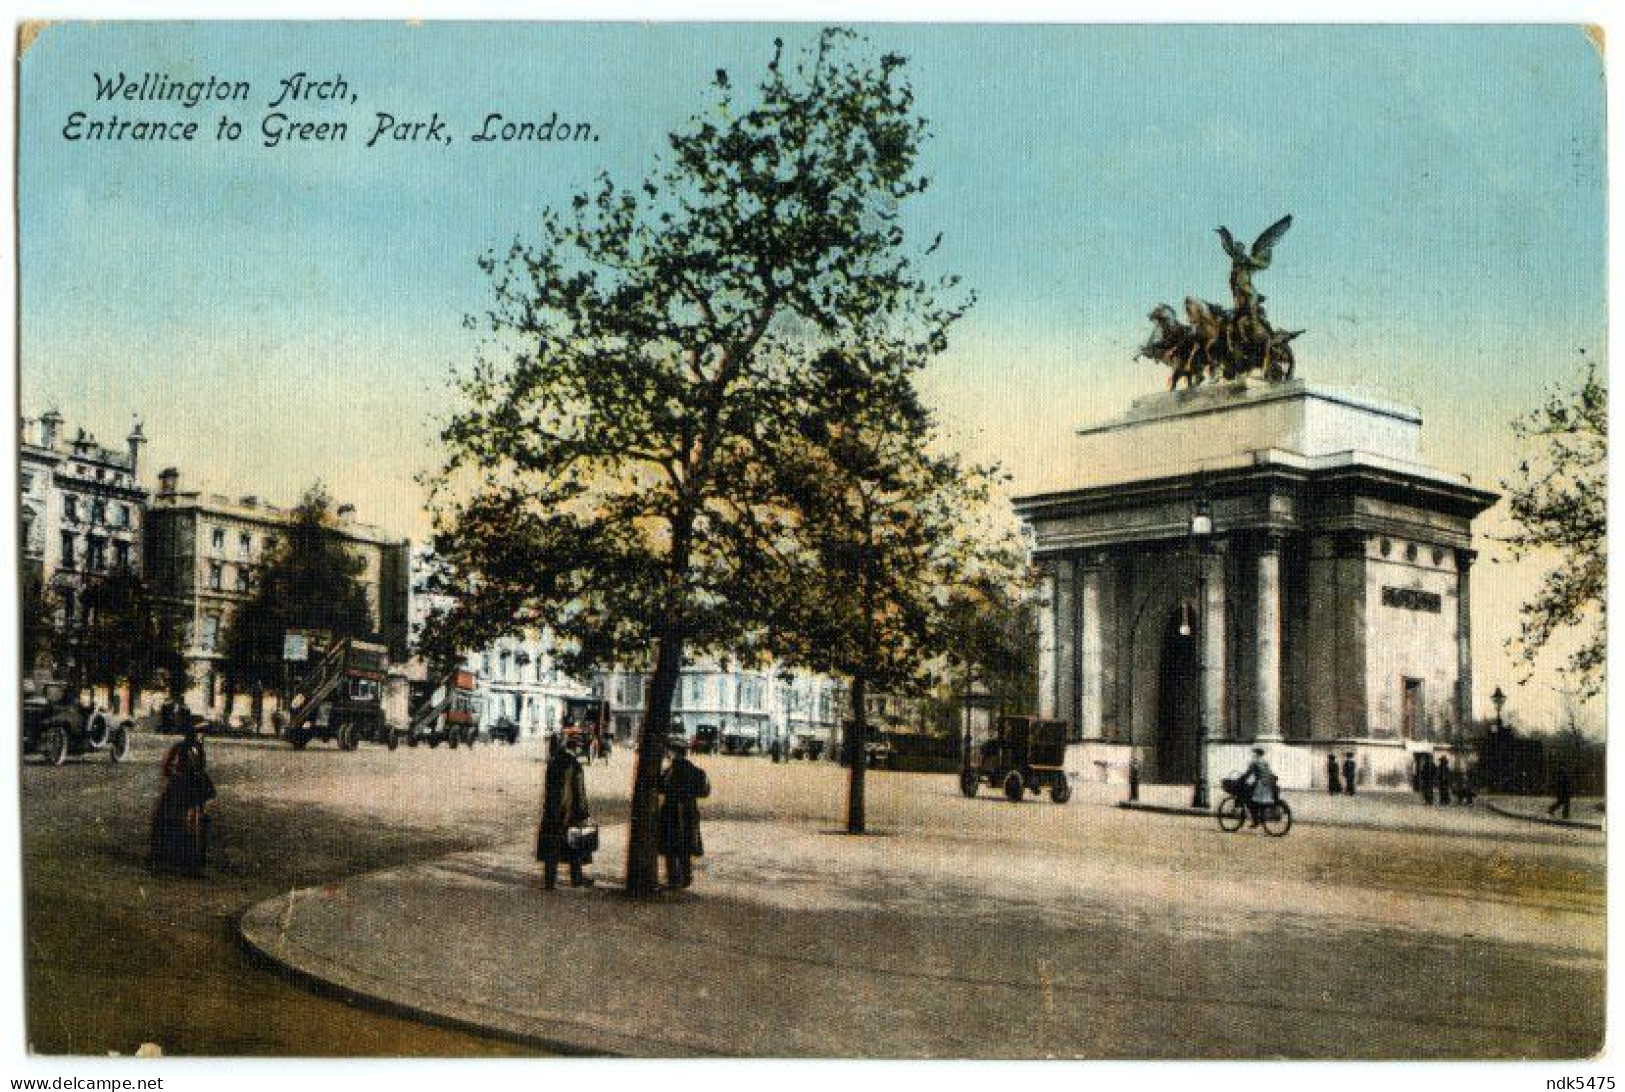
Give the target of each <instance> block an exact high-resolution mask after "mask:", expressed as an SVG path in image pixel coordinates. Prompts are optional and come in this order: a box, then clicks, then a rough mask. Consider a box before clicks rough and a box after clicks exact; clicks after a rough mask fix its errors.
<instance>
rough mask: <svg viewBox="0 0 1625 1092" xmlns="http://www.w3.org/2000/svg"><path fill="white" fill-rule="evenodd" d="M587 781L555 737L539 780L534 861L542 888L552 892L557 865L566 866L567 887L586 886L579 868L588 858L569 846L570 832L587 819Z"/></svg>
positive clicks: (588, 855) (576, 763)
mask: <svg viewBox="0 0 1625 1092" xmlns="http://www.w3.org/2000/svg"><path fill="white" fill-rule="evenodd" d="M588 817H589V816H588V811H587V778H586V775H585V774H583V773H582V772H581V762H580V760H579V759H577V758H576V756H575V755H573V754H571V753H570V751H569V749H568V748H567V747H565V746H564V741H563V739H562V738H561V737H559V736H557V735H555V736H553V737H552V741H551V742H550V744H549V746H548V753H547V773H546V775H545V776H544V777H543V779H542V825H541V829H540V830H538V831H537V832H536V859H537V860H538V861H541V862H542V865H543V871H542V885H543V886H544V887H546V888H547V889H548V890H552V888H553V885H554V884H556V883H557V882H558V878H559V862H560V861H561V860H562V861H565V862H566V863H568V864H569V866H570V886H571V887H581V886H584V885H585V884H586V883H587V879H586V877H585V876H584V875H583V874H582V866H583V865H585V864H586V863H587V862H588V861H591V860H592V854H590V853H585V852H581V851H578V850H576V849H573V848H571V846H570V839H569V834H570V828H571V827H579V826H580V825H581V824H583V823H585V822H586V821H587V819H588Z"/></svg>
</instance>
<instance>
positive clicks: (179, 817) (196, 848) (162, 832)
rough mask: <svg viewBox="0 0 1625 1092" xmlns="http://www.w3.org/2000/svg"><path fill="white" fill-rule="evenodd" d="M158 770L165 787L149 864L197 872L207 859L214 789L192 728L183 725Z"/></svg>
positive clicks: (154, 821)
mask: <svg viewBox="0 0 1625 1092" xmlns="http://www.w3.org/2000/svg"><path fill="white" fill-rule="evenodd" d="M161 769H162V772H163V778H164V781H163V788H162V789H160V790H159V793H158V803H157V805H156V806H155V807H154V808H153V811H152V828H151V832H150V834H149V836H148V844H147V866H148V867H149V868H153V869H163V868H174V869H179V870H181V871H183V872H191V873H200V872H202V871H203V868H204V866H205V865H206V864H207V863H208V859H209V815H208V804H209V801H211V800H213V799H214V797H215V788H214V781H213V780H212V779H211V778H210V777H209V771H208V755H207V754H206V753H205V751H204V749H203V740H202V739H201V738H200V737H199V736H198V732H197V726H196V725H193V724H190V723H188V724H187V725H186V726H185V728H184V730H183V734H182V736H181V739H180V740H179V741H178V742H177V743H175V745H174V746H172V747H170V748H169V751H168V752H167V753H166V754H165V755H164V762H163V766H162V767H161Z"/></svg>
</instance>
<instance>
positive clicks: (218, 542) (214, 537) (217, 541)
mask: <svg viewBox="0 0 1625 1092" xmlns="http://www.w3.org/2000/svg"><path fill="white" fill-rule="evenodd" d="M209 544H210V545H211V546H213V547H214V548H215V549H216V550H224V549H225V548H226V532H225V529H224V528H222V527H216V528H215V529H214V530H213V532H212V533H211V534H210V536H209Z"/></svg>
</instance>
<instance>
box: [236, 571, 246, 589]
mask: <svg viewBox="0 0 1625 1092" xmlns="http://www.w3.org/2000/svg"><path fill="white" fill-rule="evenodd" d="M237 590H238V591H240V592H245V591H247V590H248V566H247V565H239V566H237Z"/></svg>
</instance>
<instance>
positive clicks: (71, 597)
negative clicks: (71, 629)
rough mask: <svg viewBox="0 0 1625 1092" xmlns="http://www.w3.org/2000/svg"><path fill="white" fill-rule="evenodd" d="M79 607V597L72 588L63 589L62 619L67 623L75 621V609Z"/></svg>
mask: <svg viewBox="0 0 1625 1092" xmlns="http://www.w3.org/2000/svg"><path fill="white" fill-rule="evenodd" d="M76 605H77V596H76V595H75V594H74V590H73V589H72V588H63V589H62V617H63V619H64V620H65V621H68V622H72V621H73V608H74V607H75V606H76Z"/></svg>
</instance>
